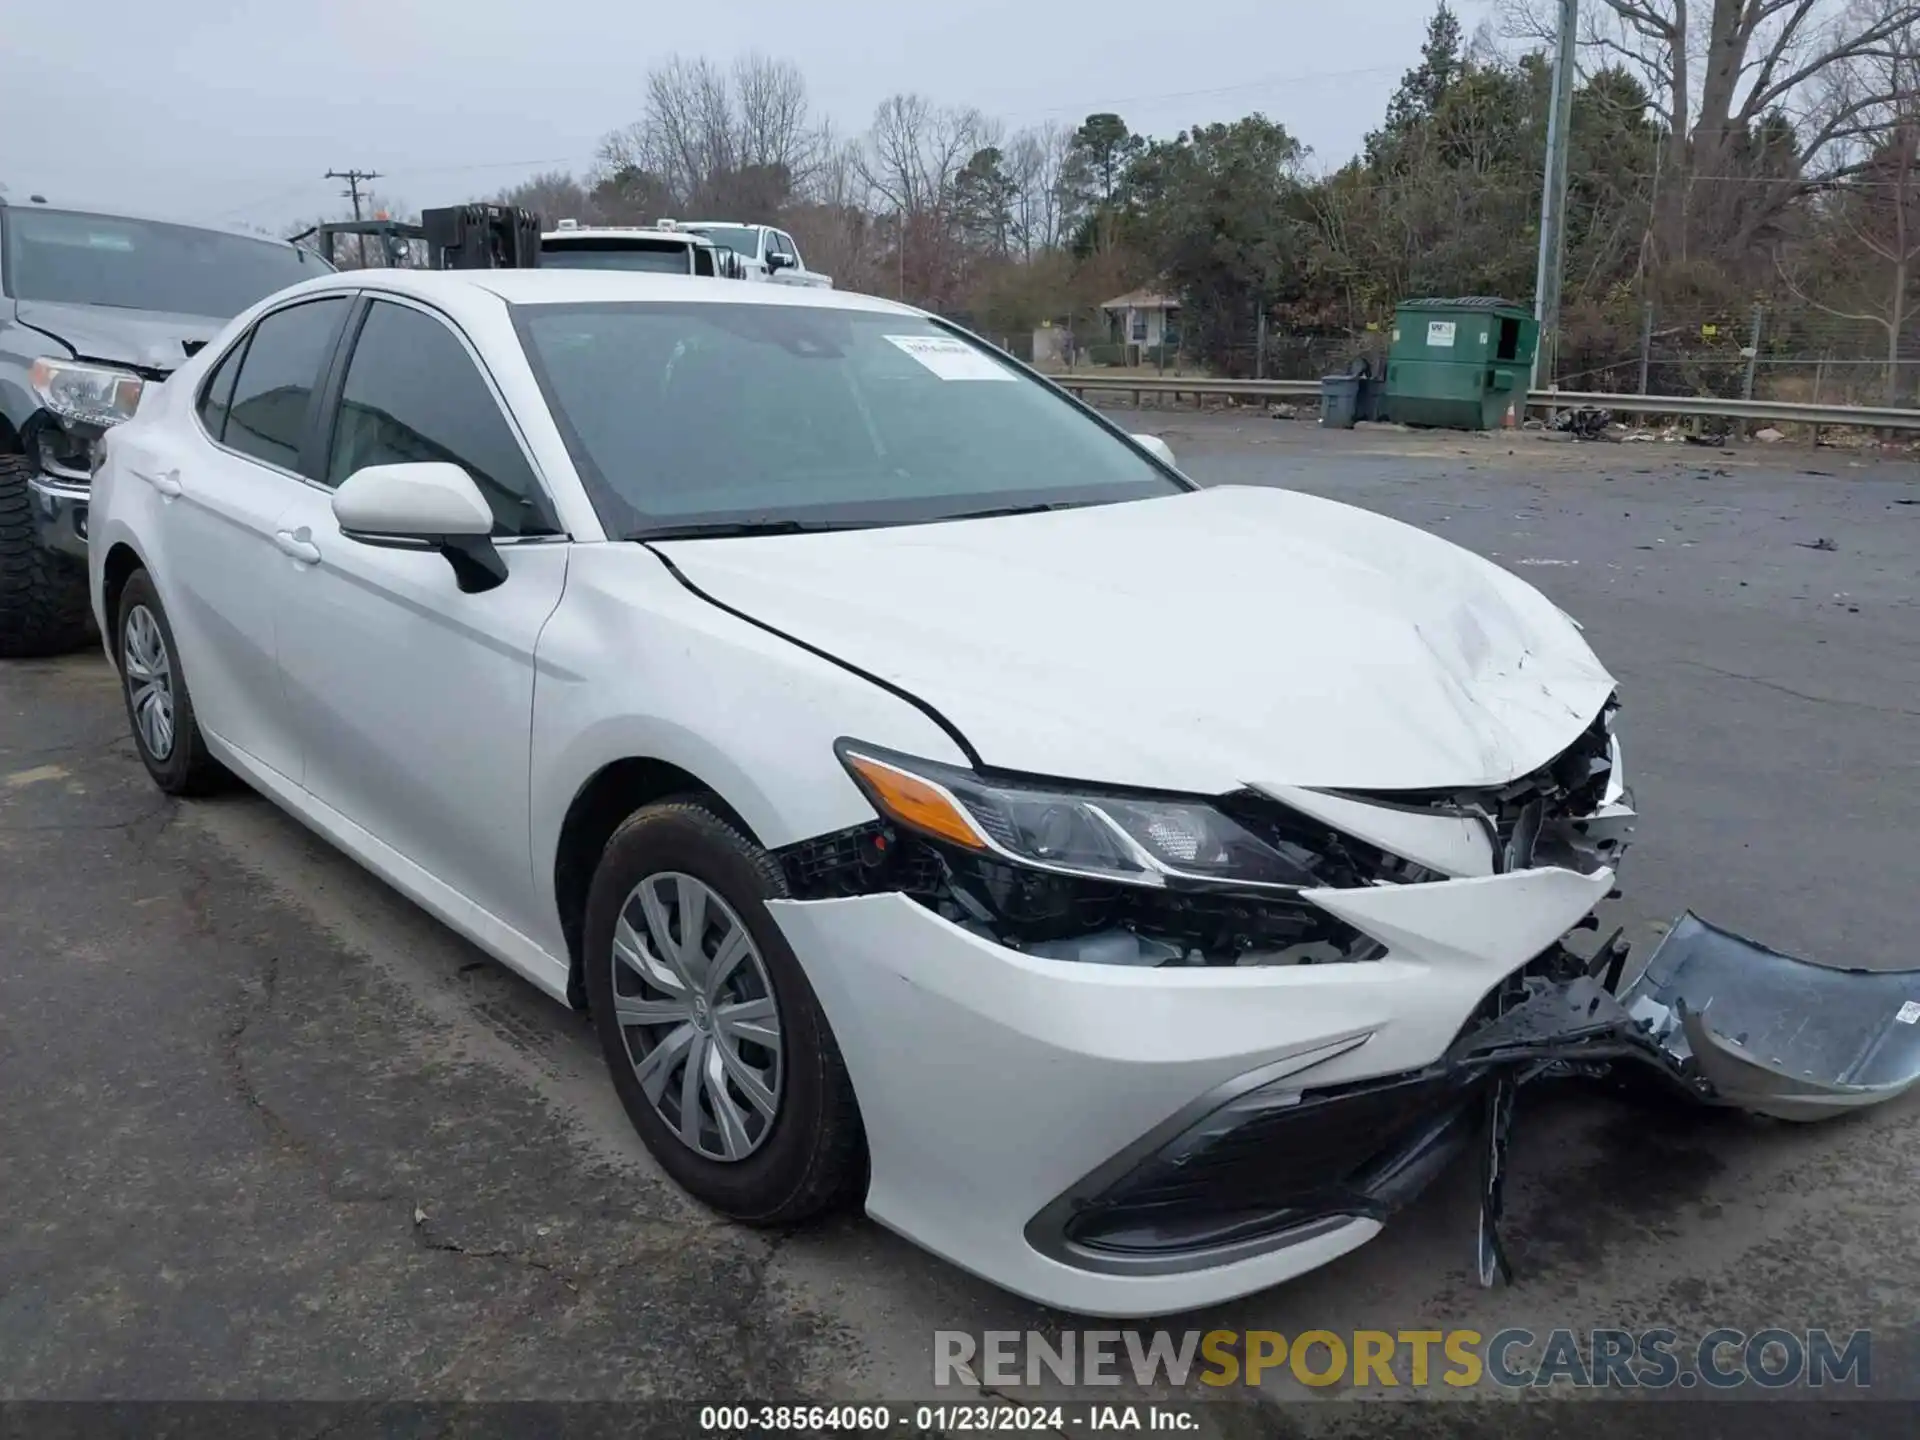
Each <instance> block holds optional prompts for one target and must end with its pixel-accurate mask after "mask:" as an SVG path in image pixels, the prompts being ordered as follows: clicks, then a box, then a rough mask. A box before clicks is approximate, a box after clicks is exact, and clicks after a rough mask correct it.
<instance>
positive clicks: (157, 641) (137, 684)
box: [114, 570, 227, 795]
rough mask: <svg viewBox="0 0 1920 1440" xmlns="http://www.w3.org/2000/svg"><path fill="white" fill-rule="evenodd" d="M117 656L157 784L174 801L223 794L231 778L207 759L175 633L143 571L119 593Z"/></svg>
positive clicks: (138, 740) (136, 739) (138, 742)
mask: <svg viewBox="0 0 1920 1440" xmlns="http://www.w3.org/2000/svg"><path fill="white" fill-rule="evenodd" d="M114 655H115V657H116V658H117V659H118V660H119V662H120V682H121V693H122V694H123V695H124V696H125V698H126V702H127V721H128V723H129V724H130V725H131V726H132V727H133V743H134V745H135V747H136V748H137V749H138V750H139V751H140V759H141V761H142V762H143V763H144V764H145V765H146V767H147V773H148V774H149V775H151V776H152V777H153V783H154V784H156V785H158V786H159V787H160V788H161V789H162V790H164V791H166V792H167V794H169V795H202V794H205V793H207V792H208V791H211V790H216V789H218V788H219V787H220V785H221V784H222V783H223V782H224V781H225V780H226V778H227V772H226V770H225V769H224V768H222V766H221V764H220V762H219V761H217V760H215V759H214V758H213V756H212V755H211V754H209V753H208V751H207V742H206V740H205V738H204V737H203V736H202V735H201V734H200V726H199V723H198V722H197V721H196V720H195V719H194V714H193V695H192V694H191V692H189V691H188V689H187V677H186V672H185V671H184V670H182V669H181V667H180V651H179V649H178V648H177V647H176V646H175V645H174V642H173V627H172V626H170V625H169V624H167V612H166V609H165V608H164V607H163V606H162V605H161V604H160V594H159V592H158V591H157V590H155V589H154V588H153V579H152V577H151V576H149V575H148V574H147V572H146V571H144V570H136V571H134V572H133V574H132V575H131V576H130V577H128V580H127V583H126V587H125V588H124V589H123V590H122V591H121V592H120V615H119V618H118V621H117V622H116V624H115V628H114Z"/></svg>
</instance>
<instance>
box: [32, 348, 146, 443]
mask: <svg viewBox="0 0 1920 1440" xmlns="http://www.w3.org/2000/svg"><path fill="white" fill-rule="evenodd" d="M32 384H33V393H34V394H35V395H37V396H39V397H40V403H41V404H42V405H44V406H46V407H47V409H48V410H50V411H52V412H53V413H54V414H55V415H57V416H59V417H60V419H61V420H62V421H73V422H77V423H79V424H82V425H97V426H100V427H101V428H102V429H104V428H106V427H107V426H109V425H118V424H119V423H120V422H121V421H123V420H131V419H132V418H133V415H134V412H135V411H136V410H138V409H139V408H140V392H141V391H142V390H143V389H144V388H145V385H146V382H145V381H143V380H142V379H141V378H140V377H139V376H138V375H134V374H131V373H130V372H128V371H125V370H112V369H109V368H107V367H106V366H103V365H80V364H76V363H74V362H73V361H71V360H50V359H44V358H43V359H39V360H35V361H34V362H33V370H32Z"/></svg>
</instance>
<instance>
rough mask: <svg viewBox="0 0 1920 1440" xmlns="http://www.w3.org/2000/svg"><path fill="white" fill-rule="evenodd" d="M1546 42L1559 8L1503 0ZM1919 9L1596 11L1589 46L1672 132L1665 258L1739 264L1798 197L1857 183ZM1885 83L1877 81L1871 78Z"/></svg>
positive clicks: (1590, 15)
mask: <svg viewBox="0 0 1920 1440" xmlns="http://www.w3.org/2000/svg"><path fill="white" fill-rule="evenodd" d="M1505 9H1506V21H1507V25H1508V28H1509V31H1510V33H1518V34H1526V35H1530V36H1534V37H1544V36H1545V35H1547V34H1548V33H1549V32H1550V28H1551V25H1552V20H1553V12H1554V11H1555V10H1556V9H1557V5H1556V3H1555V0H1508V3H1507V5H1506V7H1505ZM1916 20H1920V0H1595V3H1590V4H1589V5H1588V6H1587V7H1586V12H1585V24H1584V27H1583V34H1582V36H1581V40H1582V44H1583V47H1584V48H1585V49H1586V50H1587V51H1588V52H1589V53H1597V54H1599V55H1600V56H1602V57H1604V58H1605V59H1606V61H1607V62H1609V63H1613V62H1624V63H1625V64H1626V65H1628V66H1629V67H1630V68H1631V69H1633V70H1634V71H1636V72H1637V73H1638V74H1639V75H1640V76H1641V77H1642V78H1643V79H1644V80H1645V82H1646V84H1647V86H1648V88H1649V90H1650V92H1651V93H1652V94H1653V96H1654V98H1655V103H1656V104H1657V105H1658V106H1659V109H1660V112H1661V119H1662V121H1663V124H1664V128H1665V130H1666V144H1665V147H1664V150H1663V153H1662V155H1661V162H1660V173H1659V176H1658V179H1657V187H1658V188H1657V193H1656V195H1655V202H1654V203H1655V215H1654V233H1655V238H1656V240H1657V242H1658V245H1659V247H1660V249H1661V250H1662V251H1663V252H1664V253H1665V255H1666V256H1667V257H1668V258H1672V259H1686V258H1688V256H1689V254H1693V255H1694V256H1695V258H1701V259H1730V260H1737V259H1739V258H1741V257H1742V256H1743V255H1744V254H1746V253H1748V252H1749V251H1750V250H1751V249H1752V247H1753V246H1754V244H1755V243H1756V241H1758V240H1760V239H1762V238H1764V237H1765V236H1766V235H1767V234H1768V232H1769V231H1770V230H1772V229H1774V228H1775V227H1777V225H1778V224H1779V222H1780V220H1781V217H1782V214H1783V212H1784V211H1785V210H1787V209H1788V208H1789V207H1790V206H1791V205H1792V204H1793V203H1794V202H1796V201H1797V200H1799V199H1801V198H1803V197H1804V196H1806V195H1808V194H1810V193H1812V192H1814V191H1816V190H1818V189H1820V188H1822V187H1824V186H1828V185H1831V184H1833V183H1834V182H1836V181H1838V180H1841V179H1844V178H1846V177H1847V176H1849V175H1853V174H1857V173H1859V167H1860V165H1861V164H1862V163H1864V160H1863V152H1862V149H1861V143H1860V142H1861V140H1862V139H1863V137H1864V136H1865V135H1866V134H1867V133H1868V132H1869V131H1870V130H1871V128H1872V125H1871V120H1870V118H1869V117H1870V116H1871V114H1872V112H1873V111H1874V110H1875V109H1876V107H1879V106H1884V105H1885V104H1886V103H1888V102H1889V101H1890V100H1891V99H1892V98H1893V96H1892V94H1891V93H1890V92H1889V90H1888V89H1887V88H1886V83H1885V80H1886V77H1887V75H1888V74H1889V73H1890V72H1889V71H1888V70H1886V69H1885V68H1884V67H1876V66H1875V65H1874V64H1873V63H1871V62H1876V61H1888V60H1891V59H1893V58H1894V57H1895V56H1896V55H1897V53H1898V50H1899V47H1900V43H1901V42H1900V37H1901V36H1902V35H1903V34H1904V33H1906V32H1908V31H1910V30H1911V28H1912V27H1913V25H1914V23H1915V21H1916ZM1876 76H1877V77H1879V79H1878V80H1877V81H1876V80H1875V79H1873V78H1870V77H1876Z"/></svg>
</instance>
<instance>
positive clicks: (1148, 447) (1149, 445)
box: [1133, 435, 1178, 469]
mask: <svg viewBox="0 0 1920 1440" xmlns="http://www.w3.org/2000/svg"><path fill="white" fill-rule="evenodd" d="M1133 443H1134V444H1136V445H1138V446H1139V447H1140V448H1141V449H1142V450H1144V451H1146V452H1147V453H1148V454H1149V455H1151V456H1153V458H1154V459H1156V460H1158V461H1159V462H1160V463H1161V464H1163V465H1169V466H1172V465H1174V459H1173V447H1172V446H1171V445H1169V444H1167V442H1166V441H1164V440H1162V439H1161V438H1160V437H1159V436H1158V435H1135V436H1134V437H1133ZM1174 468H1176V469H1177V468H1178V467H1177V466H1175V467H1174Z"/></svg>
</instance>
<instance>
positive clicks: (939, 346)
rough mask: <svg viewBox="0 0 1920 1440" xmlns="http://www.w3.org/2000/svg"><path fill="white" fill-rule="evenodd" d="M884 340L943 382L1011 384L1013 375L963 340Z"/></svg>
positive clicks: (914, 337)
mask: <svg viewBox="0 0 1920 1440" xmlns="http://www.w3.org/2000/svg"><path fill="white" fill-rule="evenodd" d="M887 339H888V340H889V341H891V342H892V343H893V344H895V345H898V346H899V347H900V348H901V349H902V350H904V351H906V352H907V354H909V355H911V356H912V357H913V358H914V359H916V360H918V361H919V362H920V363H921V364H922V365H924V366H926V367H927V369H929V370H931V371H932V372H933V373H934V374H936V375H938V376H939V377H940V378H941V379H942V380H1011V379H1013V372H1012V371H1010V370H1008V369H1006V368H1005V367H1004V366H1001V365H998V364H996V363H995V362H994V361H993V359H992V358H991V357H989V356H987V355H984V354H982V353H981V352H980V351H978V350H976V349H974V348H973V346H971V345H969V344H967V343H966V342H965V341H963V340H952V339H949V338H947V337H946V336H944V335H889V336H887Z"/></svg>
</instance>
